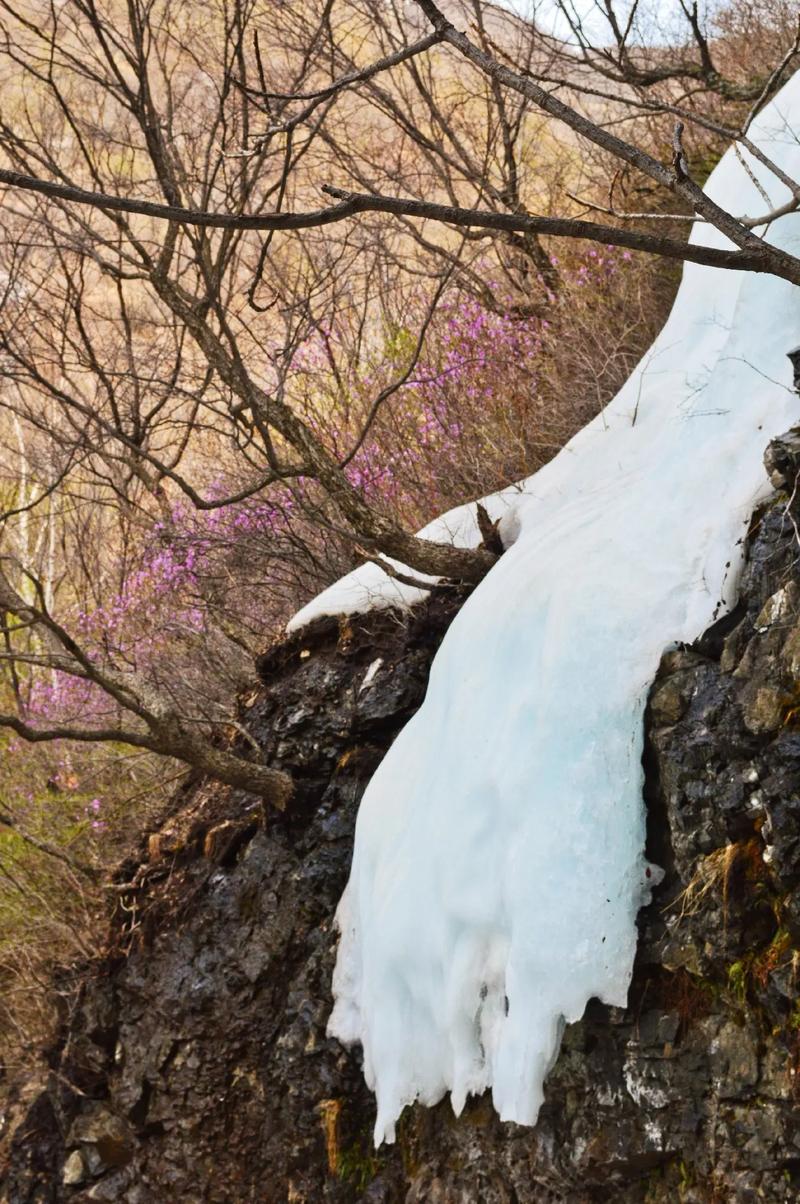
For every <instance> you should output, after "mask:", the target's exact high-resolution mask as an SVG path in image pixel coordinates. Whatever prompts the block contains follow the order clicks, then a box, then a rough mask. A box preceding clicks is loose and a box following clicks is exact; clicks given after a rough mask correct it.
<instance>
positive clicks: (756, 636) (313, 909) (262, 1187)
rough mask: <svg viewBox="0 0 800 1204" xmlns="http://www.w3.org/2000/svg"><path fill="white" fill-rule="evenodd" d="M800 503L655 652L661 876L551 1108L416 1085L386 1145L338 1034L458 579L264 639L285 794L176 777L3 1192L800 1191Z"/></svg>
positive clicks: (45, 1202)
mask: <svg viewBox="0 0 800 1204" xmlns="http://www.w3.org/2000/svg"><path fill="white" fill-rule="evenodd" d="M780 454H781V457H783V458H782V460H781V464H782V465H783V468H782V471H784V472H785V471H787V469H786V465H785V464H784V460H785V459H786V455H788V453H785V452H784V450H783V449H781V453H780ZM795 471H796V469H795ZM796 521H797V519H796V518H795V517H794V516H793V513H792V511H791V510H790V509H789V507H788V502H787V498H786V497H785V496H784V497H783V499H782V500H781V499H780V498H779V500H778V501H777V502H776V503H774V504H773V505H772V506H771V507H770V508H768V509H767V510H766V511H765V512H764V513H763V515H761V517H760V518H759V519H758V520H757V521H755V522H754V524H753V529H752V532H751V538H750V542H749V552H748V557H749V558H748V565H747V568H746V571H745V574H744V579H743V582H742V591H741V601H740V605H739V607H738V608H737V611H736V612H735V613H734V615H733V616H728V617H726V619H725V620H723V621H722V622H721V623H719V624H717V625H716V627H715V628H712V629H711V630H710V631H709V632H707V633H706V635H705V636H704V637H703V638H702V639H701V640H699V641H698V642H697V644H696V645H695V646H693V647H692V648H685V649H681V650H678V651H674V652H670V653H668V654H667V655H666V656H665V657H664V660H663V662H662V665H661V669H660V671H659V674H658V677H657V679H656V681H655V683H654V685H653V688H652V691H651V695H650V701H649V707H648V717H647V751H646V755H645V770H646V794H647V800H648V832H649V834H648V839H649V854H650V856H651V858H652V859H653V860H654V861H656V862H657V863H659V864H660V865H662V866H664V867H665V869H666V877H665V880H664V882H663V884H662V885H661V886H660V887H659V888H658V890H657V891H656V892H655V896H654V901H653V903H652V905H651V906H650V907H649V908H648V909H647V910H646V911H644V912H642V914H641V917H640V930H641V937H640V944H639V952H638V956H637V962H636V969H635V975H634V980H633V984H632V987H631V992H630V1003H629V1007H628V1008H627V1009H625V1010H622V1009H612V1008H607V1007H605V1006H602V1005H600V1004H599V1003H597V1002H596V1001H594V1002H592V1003H590V1005H589V1007H588V1008H587V1012H586V1015H585V1017H584V1019H583V1020H582V1021H581V1022H580V1023H579V1024H576V1025H573V1026H571V1027H570V1028H569V1029H568V1030H567V1032H566V1034H565V1038H564V1044H563V1047H562V1051H561V1055H560V1057H559V1060H558V1063H557V1065H556V1067H555V1069H554V1070H553V1072H552V1073H551V1075H550V1078H549V1080H548V1085H547V1099H546V1103H545V1106H544V1107H543V1109H542V1113H541V1116H540V1120H539V1123H538V1124H537V1126H536V1128H535V1129H533V1130H530V1129H525V1128H521V1127H518V1126H515V1125H511V1124H501V1123H500V1121H499V1120H498V1119H497V1117H496V1116H495V1114H494V1112H493V1111H492V1108H491V1103H490V1100H489V1099H488V1097H485V1098H481V1099H476V1100H472V1101H471V1102H470V1103H469V1104H468V1106H467V1108H466V1109H465V1111H464V1114H463V1115H462V1117H461V1118H460V1119H459V1120H456V1119H455V1118H454V1117H453V1116H452V1112H451V1111H450V1108H449V1104H448V1103H447V1102H444V1103H442V1104H441V1105H439V1107H437V1108H434V1109H431V1110H426V1109H420V1108H415V1109H409V1110H407V1112H406V1113H405V1114H404V1116H403V1118H402V1119H401V1123H400V1126H399V1134H398V1141H397V1144H396V1145H395V1146H393V1147H390V1148H388V1149H382V1150H381V1151H379V1152H378V1153H375V1152H374V1151H373V1150H372V1149H371V1145H370V1132H371V1126H372V1120H373V1104H372V1099H371V1097H370V1095H369V1093H368V1092H367V1091H366V1089H365V1087H364V1085H363V1081H362V1079H361V1074H360V1066H359V1056H358V1052H357V1051H354V1052H351V1053H348V1052H346V1051H344V1050H342V1049H341V1048H340V1047H339V1046H338V1045H337V1044H336V1043H335V1042H333V1041H330V1040H328V1039H327V1038H326V1036H325V1024H326V1020H327V1016H328V1012H329V1009H330V993H329V983H330V976H331V970H332V966H333V956H334V950H335V934H334V931H333V927H332V921H333V913H334V909H335V906H336V903H337V901H338V898H339V895H340V893H341V890H342V888H343V886H344V883H345V880H346V877H347V872H348V868H349V861H350V853H351V848H352V833H353V824H354V820H355V814H356V810H357V806H358V801H359V798H360V796H361V793H362V792H363V789H364V787H365V785H366V782H367V781H368V779H369V777H370V775H371V773H372V772H373V770H374V768H375V766H376V765H377V763H378V761H379V760H380V758H381V756H382V755H383V752H384V751H385V749H386V748H387V747H388V745H389V743H390V742H391V740H392V739H393V738H394V736H395V735H396V733H397V731H398V730H399V728H400V726H401V725H402V723H403V722H405V720H406V719H407V718H408V717H409V716H410V714H412V713H413V711H414V710H415V709H416V707H417V706H418V705H419V703H420V702H421V700H422V697H423V695H424V691H425V683H426V677H427V670H428V666H429V663H430V659H431V657H432V655H433V652H434V651H435V648H436V646H437V645H438V642H439V640H440V638H441V636H442V634H443V632H444V630H445V628H446V626H447V623H448V622H449V620H450V619H451V618H452V616H453V615H454V613H455V612H456V610H457V608H458V604H459V599H458V598H451V599H450V600H449V601H443V600H441V599H437V600H435V601H434V602H432V603H431V604H430V605H429V606H427V607H425V608H422V609H420V610H418V611H417V612H415V613H414V615H413V616H412V617H411V618H406V619H401V618H399V617H398V616H396V615H392V614H374V615H371V616H368V617H364V618H360V619H357V620H350V621H348V622H345V621H342V622H341V623H338V622H336V621H329V622H324V623H321V624H319V625H318V626H317V627H316V628H315V629H313V630H309V631H307V632H304V633H301V635H300V636H298V637H295V638H294V639H292V640H289V641H288V642H286V643H284V644H282V645H280V646H279V647H277V648H275V649H273V650H272V651H271V652H270V653H269V654H268V655H267V656H266V657H265V658H263V660H262V663H261V666H260V669H261V673H262V677H263V680H264V683H265V685H264V688H263V690H262V691H261V692H260V693H259V695H258V697H256V698H254V699H252V700H250V704H249V707H248V710H247V712H246V722H247V726H248V728H249V730H250V731H251V732H253V733H254V734H255V735H256V737H257V738H258V740H259V742H260V743H261V744H262V745H263V747H264V749H265V754H266V756H267V758H268V759H269V760H270V761H271V762H273V763H276V764H277V765H279V766H281V767H286V768H287V769H289V770H290V771H291V772H292V773H293V776H294V777H295V780H296V783H297V789H296V795H295V798H294V800H293V802H292V803H291V804H290V806H289V808H288V810H287V812H286V813H285V814H283V815H274V814H270V815H269V816H267V817H266V819H265V818H264V817H263V816H262V815H261V813H260V808H259V807H258V806H257V805H256V804H254V802H253V800H252V799H251V798H249V797H247V796H244V795H241V794H237V793H236V792H233V791H226V790H224V789H220V788H219V787H213V788H211V787H209V786H203V787H201V788H199V789H197V790H195V791H194V792H191V793H189V792H187V794H186V795H185V796H184V797H183V798H181V799H179V800H177V801H176V806H175V812H174V815H173V816H172V817H171V819H170V820H169V821H168V822H167V823H166V824H165V825H164V827H163V829H162V830H161V831H160V832H158V833H154V834H152V835H151V836H150V838H149V841H148V845H147V852H146V855H145V853H144V851H143V856H142V860H141V863H139V864H131V865H129V866H126V867H124V872H123V876H122V879H121V881H122V882H123V883H127V884H128V885H127V886H123V887H122V888H121V890H120V901H121V906H120V911H119V914H118V916H117V917H116V918H115V921H114V926H113V935H114V940H115V942H116V949H117V952H116V953H115V954H114V955H113V956H109V958H108V959H107V960H106V961H104V962H103V963H102V964H100V965H96V966H92V967H89V968H87V970H86V971H85V972H84V974H83V976H82V979H81V981H80V983H79V984H77V985H76V988H75V996H74V1000H73V1004H72V1007H71V1009H70V1011H69V1014H68V1015H67V1016H66V1017H65V1023H64V1030H63V1037H62V1041H61V1044H60V1046H59V1048H58V1049H57V1050H54V1051H52V1067H53V1074H52V1076H51V1079H50V1081H49V1083H47V1084H46V1085H45V1087H44V1089H43V1090H42V1091H41V1093H40V1094H39V1095H38V1097H37V1098H36V1099H34V1100H33V1101H32V1102H31V1103H30V1104H29V1105H28V1106H27V1110H26V1111H25V1114H24V1117H23V1119H22V1120H21V1122H20V1123H19V1125H18V1128H17V1130H16V1135H15V1137H14V1140H13V1143H12V1146H11V1152H10V1156H9V1158H8V1162H7V1165H6V1166H5V1168H4V1169H0V1185H2V1189H3V1190H4V1192H5V1195H4V1196H3V1195H2V1194H1V1193H0V1199H3V1200H5V1201H6V1202H7V1204H34V1202H37V1204H50V1202H61V1201H65V1202H67V1204H78V1202H80V1204H83V1202H88V1201H90V1200H100V1201H120V1202H122V1204H150V1202H151V1201H153V1202H155V1201H158V1202H161V1201H167V1200H170V1199H171V1200H176V1201H189V1202H194V1201H197V1202H204V1204H205V1202H223V1201H225V1202H228V1201H235V1202H237V1204H238V1202H242V1204H245V1202H251V1201H252V1202H261V1201H264V1202H267V1204H282V1202H283V1201H287V1202H288V1201H298V1202H300V1201H307V1202H309V1204H316V1202H317V1201H342V1202H344V1201H356V1200H365V1201H370V1202H372V1204H381V1202H382V1204H395V1202H397V1204H423V1202H424V1204H474V1202H475V1201H481V1202H485V1204H547V1202H548V1201H551V1202H553V1204H556V1202H558V1204H584V1202H585V1204H594V1202H597V1204H600V1202H607V1204H611V1202H614V1204H634V1202H636V1204H659V1202H664V1204H666V1202H667V1201H670V1202H672V1201H684V1202H686V1204H690V1202H695V1204H701V1202H706V1204H716V1202H721V1201H737V1202H738V1201H742V1202H747V1201H751V1200H752V1201H757V1200H758V1201H767V1202H774V1204H778V1202H783V1201H793V1200H796V1199H797V1198H798V1197H800V1099H799V1098H798V1097H800V1081H798V1082H797V1083H796V1077H797V1074H800V993H799V992H798V985H799V983H798V972H799V971H800V902H799V901H798V900H799V899H800V894H799V893H798V889H797V888H798V885H800V540H798V535H797V530H796V527H795V523H796ZM378 660H380V663H379V664H378V663H376V662H377V661H378ZM122 904H124V907H123V906H122ZM796 1072H797V1074H796Z"/></svg>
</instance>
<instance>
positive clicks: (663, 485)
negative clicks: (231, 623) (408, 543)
mask: <svg viewBox="0 0 800 1204" xmlns="http://www.w3.org/2000/svg"><path fill="white" fill-rule="evenodd" d="M793 126H794V127H797V126H800V76H795V77H794V78H793V79H792V80H791V81H790V82H789V83H788V84H787V85H786V87H785V88H784V89H783V91H782V92H781V93H780V95H779V96H778V97H777V98H776V99H775V100H774V101H773V102H772V103H771V104H770V105H769V106H768V107H767V109H765V110H764V112H763V113H762V114H761V115H760V116H759V118H758V119H757V121H756V122H755V123H754V125H753V127H752V129H751V136H752V137H753V138H755V139H756V140H757V141H758V142H760V143H761V145H762V146H763V147H765V149H767V150H768V152H769V153H770V154H772V155H773V156H774V157H775V158H776V159H777V160H778V161H779V162H780V164H781V166H782V167H783V168H784V169H785V170H786V171H788V173H789V174H790V175H791V176H793V177H794V178H795V179H800V145H798V142H797V141H796V139H795V137H794V135H793V133H792V127H793ZM743 153H745V152H743ZM749 168H750V171H751V172H752V173H753V174H754V175H755V176H756V177H758V178H759V179H760V181H761V183H762V186H763V187H764V188H765V189H766V191H767V192H768V193H769V196H770V200H771V202H772V203H774V204H779V203H781V202H783V201H784V200H786V199H787V197H788V193H787V191H786V190H785V189H784V188H783V187H782V186H781V185H779V184H777V183H776V181H775V180H774V179H773V178H772V177H770V176H769V175H768V174H767V173H766V171H765V169H764V168H763V167H762V166H761V165H760V164H758V163H756V162H755V161H752V160H751V161H750V162H749ZM708 192H709V193H710V194H711V195H712V196H713V197H714V198H716V199H717V200H719V201H720V202H721V203H722V204H723V205H725V206H726V207H727V208H728V209H730V210H731V211H733V212H734V213H755V212H758V211H763V209H764V205H765V202H764V199H763V197H762V196H761V195H760V192H759V190H758V188H757V187H756V186H755V185H754V183H753V182H752V180H751V179H750V177H749V176H748V173H747V172H746V171H745V170H744V169H743V167H742V165H741V164H740V163H739V161H738V160H737V159H736V157H735V155H734V154H733V153H732V152H729V153H728V154H727V155H725V157H724V158H723V159H722V161H721V162H720V164H719V166H718V167H717V168H716V170H715V171H714V173H713V175H712V177H711V179H710V180H709V183H708ZM768 236H769V238H770V240H772V241H774V242H775V243H777V244H778V245H780V246H783V247H784V248H786V249H787V250H791V251H793V252H794V253H795V254H797V253H800V216H798V215H790V216H787V217H783V218H781V219H780V220H779V221H777V222H775V223H773V224H772V226H771V227H770V229H769V231H768ZM692 237H693V239H694V241H696V242H706V243H708V244H710V245H714V246H725V245H727V244H726V241H725V239H723V238H722V236H720V235H718V234H717V233H716V232H714V231H713V230H709V229H708V228H706V227H704V226H698V227H697V228H696V229H695V231H694V233H693V235H692ZM798 342H800V291H799V290H797V289H796V288H794V287H792V286H791V285H790V284H788V283H787V282H785V281H782V280H777V279H774V278H770V277H768V276H758V275H753V274H739V273H736V274H734V273H731V272H722V271H720V270H717V269H712V268H704V267H699V266H696V265H687V266H686V268H685V271H684V277H683V283H682V285H681V288H680V291H679V294H678V298H677V300H676V303H675V306H674V309H673V312H672V314H671V316H670V318H669V320H668V321H667V323H666V325H665V327H664V330H663V331H662V333H661V335H660V336H659V338H658V339H657V340H656V343H655V344H654V346H653V348H652V350H651V352H650V353H648V355H646V356H645V357H644V359H643V361H642V363H641V364H640V366H639V367H638V369H637V370H636V371H635V372H634V373H633V375H632V377H631V379H630V380H629V381H628V383H627V384H626V385H625V386H624V387H623V389H622V390H621V391H620V393H619V394H618V395H617V397H616V398H614V400H613V401H612V402H611V403H610V405H609V406H608V407H607V408H606V410H605V412H604V413H603V414H602V415H600V416H599V417H598V418H597V419H596V420H595V421H594V422H592V423H590V424H589V426H587V427H586V428H585V429H584V430H582V431H581V432H580V433H579V434H578V435H577V436H576V437H575V438H574V439H573V440H571V442H570V443H569V445H568V446H567V447H566V448H565V449H564V450H563V451H562V452H561V453H560V454H559V455H558V456H557V457H556V458H555V459H554V460H553V461H552V462H551V463H550V464H548V465H547V466H546V467H545V468H543V469H542V470H541V471H540V472H539V473H537V474H536V475H535V476H534V477H532V478H530V480H528V481H526V482H525V483H524V484H523V485H522V486H521V487H517V488H515V489H512V490H505V491H503V493H501V494H498V495H497V496H496V497H494V498H490V499H488V502H487V506H488V509H489V512H490V514H491V516H492V517H493V518H497V517H500V516H501V515H502V516H503V525H504V526H505V527H506V529H507V530H508V531H509V532H511V531H514V532H515V533H516V534H517V539H516V542H515V543H514V545H513V547H511V548H510V550H509V551H507V552H506V554H505V555H504V556H503V557H502V558H501V560H500V561H499V562H498V564H497V566H496V567H495V568H494V569H493V570H492V571H491V573H490V574H489V575H488V576H487V578H486V579H485V580H484V581H483V582H482V584H481V585H480V586H479V587H478V589H476V590H475V592H474V593H473V594H472V596H471V597H470V599H469V600H468V602H467V603H466V605H465V606H464V607H463V609H462V611H461V613H460V614H459V615H458V617H457V618H456V620H455V622H454V623H453V624H452V626H451V628H450V630H449V632H448V634H447V636H446V638H445V640H444V642H443V644H442V646H441V649H440V651H439V653H438V655H437V657H436V659H435V661H434V664H433V668H432V671H431V677H430V684H429V687H428V693H427V697H426V699H425V703H424V705H423V706H422V708H421V709H420V711H419V712H418V713H417V715H416V716H415V717H414V718H413V719H412V720H411V722H410V723H409V724H408V725H407V727H406V728H405V729H404V731H403V732H402V733H401V734H400V736H399V737H398V739H397V740H396V742H395V744H394V745H393V747H392V748H391V750H390V752H389V753H388V755H387V756H386V758H385V759H384V761H383V763H382V764H381V766H380V768H379V770H378V771H377V773H376V774H375V776H374V778H373V780H372V782H371V783H370V786H369V788H368V790H367V792H366V794H365V796H364V800H363V803H362V805H361V811H360V814H359V818H358V825H357V831H356V842H355V853H354V858H353V866H352V872H351V876H350V881H349V883H348V886H347V889H346V891H345V894H344V897H343V899H342V901H341V904H340V907H339V911H338V924H339V928H340V931H341V942H340V947H339V955H338V961H337V965H336V971H335V976H334V993H335V996H336V1005H335V1008H334V1011H333V1014H332V1016H331V1020H330V1032H331V1033H332V1034H333V1035H335V1036H336V1037H338V1038H339V1039H340V1040H342V1041H344V1042H346V1043H352V1042H360V1043H361V1044H362V1045H363V1048H364V1073H365V1076H366V1079H367V1082H368V1084H369V1085H370V1087H371V1088H373V1089H374V1090H375V1092H376V1095H377V1103H378V1115H377V1122H376V1126H375V1136H376V1140H377V1141H378V1142H380V1141H382V1140H384V1139H385V1140H392V1138H393V1136H394V1126H395V1121H396V1119H397V1117H398V1116H399V1114H400V1112H401V1110H402V1108H403V1107H404V1105H406V1104H408V1103H411V1102H412V1101H413V1100H415V1099H419V1100H420V1101H422V1102H423V1103H425V1104H433V1103H435V1102H436V1101H437V1100H439V1099H440V1098H441V1097H442V1096H443V1095H444V1094H445V1093H446V1092H447V1091H449V1092H450V1093H451V1098H452V1103H453V1107H454V1109H455V1111H456V1112H458V1111H459V1110H460V1109H461V1107H462V1106H463V1104H464V1101H465V1099H466V1097H467V1095H469V1094H470V1093H476V1092H481V1091H483V1090H485V1089H486V1088H489V1087H490V1088H491V1089H492V1093H493V1098H494V1103H495V1107H496V1108H497V1110H498V1112H499V1113H500V1116H501V1117H502V1118H503V1119H504V1120H513V1121H517V1122H518V1123H522V1124H533V1123H534V1121H535V1120H536V1116H537V1113H538V1110H539V1106H540V1104H541V1101H542V1094H543V1093H542V1084H543V1081H544V1078H545V1076H546V1074H547V1072H548V1070H549V1068H550V1067H551V1065H552V1063H553V1061H554V1059H555V1057H556V1056H557V1053H558V1048H559V1042H560V1039H561V1033H562V1030H563V1027H564V1024H565V1022H569V1021H574V1020H577V1019H578V1018H579V1017H580V1016H581V1015H582V1013H583V1010H584V1007H585V1005H586V1002H587V1000H588V999H589V998H590V997H593V996H596V997H598V998H600V999H601V1000H603V1001H604V1002H605V1003H607V1004H612V1005H616V1006H620V1007H622V1006H624V1005H625V1003H626V998H627V991H628V985H629V981H630V975H631V969H632V965H633V958H634V953H635V949H636V927H635V917H636V912H637V910H638V908H639V907H640V905H641V904H642V902H643V901H644V900H646V899H647V897H648V891H649V885H650V884H651V883H650V884H649V883H648V880H647V877H646V866H645V862H644V857H643V847H644V813H643V803H642V767H641V754H642V726H643V724H642V721H643V712H644V704H645V698H646V695H647V690H648V685H649V683H650V682H651V680H652V678H653V675H654V673H655V670H656V668H657V665H658V662H659V659H660V656H661V653H662V651H663V650H664V649H665V648H666V647H667V646H669V645H672V644H674V643H675V642H676V641H689V640H692V639H693V638H695V637H696V636H697V635H698V634H699V633H700V632H702V631H703V630H704V628H705V627H706V626H708V624H709V623H710V622H711V621H713V620H714V619H715V618H716V617H718V616H719V614H720V613H721V612H722V611H724V610H725V608H726V607H728V606H730V604H731V603H732V601H733V599H734V596H735V592H736V583H737V576H738V570H739V567H740V560H741V551H740V549H741V544H742V541H743V538H744V535H745V530H746V524H747V522H748V519H749V517H750V515H751V513H752V511H753V508H754V507H755V506H756V504H757V503H758V502H759V500H760V499H762V498H763V497H764V496H766V495H767V493H768V492H769V487H768V482H767V478H766V474H765V472H764V469H763V466H762V462H761V457H762V453H763V450H764V447H765V446H766V444H767V442H768V440H769V439H770V438H771V437H773V436H775V435H777V434H779V433H781V432H783V431H785V430H786V428H787V427H788V426H789V425H791V423H792V422H794V421H796V420H797V418H798V413H799V410H800V407H799V404H798V398H797V397H796V395H795V394H794V393H793V391H792V390H791V388H790V387H789V381H790V379H791V376H790V369H789V364H788V361H787V360H786V353H787V351H788V350H789V349H790V348H792V347H794V346H795V345H796V344H797V343H798ZM784 382H785V383H784ZM423 535H425V536H426V537H428V538H432V539H435V538H444V537H447V538H451V539H453V540H454V541H455V542H458V543H463V544H467V545H470V544H474V543H477V539H478V536H477V527H476V522H475V508H474V506H468V507H460V508H458V509H456V510H454V511H451V512H450V513H449V514H447V515H445V516H443V518H442V519H439V520H437V522H436V523H433V524H431V525H430V526H429V527H427V528H426V529H425V530H424V532H423ZM420 596H422V591H412V592H411V593H409V591H408V587H405V586H402V585H400V584H398V583H397V582H395V581H392V580H391V579H390V578H389V577H387V576H386V574H383V573H382V572H381V570H380V569H379V568H377V566H374V565H367V566H365V567H364V568H362V569H358V570H357V571H356V572H355V573H351V574H349V575H348V576H347V577H346V578H344V579H343V580H342V581H341V582H338V583H337V584H336V585H335V586H333V587H332V589H330V590H327V591H325V593H324V594H322V595H321V596H320V597H319V598H317V599H316V600H315V601H314V602H313V603H311V604H310V606H308V607H306V608H305V609H304V610H303V611H301V612H300V613H299V614H298V615H297V616H295V619H294V620H293V622H292V624H291V626H292V628H293V629H296V628H298V627H301V626H302V625H303V624H304V623H306V622H308V621H310V619H311V618H313V617H315V616H316V615H318V614H331V613H340V612H345V613H346V612H350V611H353V610H357V609H364V608H365V607H370V606H384V605H388V604H391V603H393V602H395V601H396V600H399V601H400V603H401V604H403V605H409V604H410V603H411V602H413V601H416V600H418V597H420ZM629 1090H631V1094H634V1092H637V1091H638V1092H639V1093H640V1094H642V1092H643V1091H644V1092H647V1093H648V1095H649V1102H650V1103H651V1104H653V1103H655V1100H654V1099H653V1090H654V1088H650V1087H644V1086H643V1085H642V1084H640V1083H638V1082H634V1081H633V1080H631V1082H630V1083H629ZM634 1098H635V1095H634ZM657 1106H660V1103H659V1104H658V1105H657Z"/></svg>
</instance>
